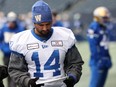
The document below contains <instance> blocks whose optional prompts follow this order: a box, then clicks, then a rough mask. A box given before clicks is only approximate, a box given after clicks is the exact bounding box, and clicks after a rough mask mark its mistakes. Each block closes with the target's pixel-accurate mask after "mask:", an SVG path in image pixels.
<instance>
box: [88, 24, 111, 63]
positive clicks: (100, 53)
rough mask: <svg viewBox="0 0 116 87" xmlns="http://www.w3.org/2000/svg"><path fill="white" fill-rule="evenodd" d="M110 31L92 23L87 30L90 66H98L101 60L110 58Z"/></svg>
mask: <svg viewBox="0 0 116 87" xmlns="http://www.w3.org/2000/svg"><path fill="white" fill-rule="evenodd" d="M108 34H109V30H108V29H107V28H106V27H105V26H103V25H100V24H99V23H97V22H92V23H91V24H90V26H89V28H88V30H87V37H88V41H89V45H90V52H91V60H90V65H93V64H96V63H97V62H98V61H99V60H100V59H101V58H104V57H106V58H110V55H109V35H108Z"/></svg>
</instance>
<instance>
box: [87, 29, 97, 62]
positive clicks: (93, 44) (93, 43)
mask: <svg viewBox="0 0 116 87" xmlns="http://www.w3.org/2000/svg"><path fill="white" fill-rule="evenodd" d="M98 37H99V35H98V34H97V33H95V31H94V30H93V29H88V34H87V38H88V42H89V47H90V52H91V58H94V60H95V61H96V62H97V61H98V60H99V57H98V45H99V38H98Z"/></svg>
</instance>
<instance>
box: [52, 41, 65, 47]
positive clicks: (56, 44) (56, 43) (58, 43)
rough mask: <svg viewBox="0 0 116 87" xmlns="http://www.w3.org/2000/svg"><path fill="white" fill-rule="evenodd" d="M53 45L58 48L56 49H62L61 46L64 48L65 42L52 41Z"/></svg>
mask: <svg viewBox="0 0 116 87" xmlns="http://www.w3.org/2000/svg"><path fill="white" fill-rule="evenodd" d="M51 45H52V46H53V47H54V46H56V47H61V46H63V42H62V40H54V41H51Z"/></svg>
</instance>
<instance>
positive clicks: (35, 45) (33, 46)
mask: <svg viewBox="0 0 116 87" xmlns="http://www.w3.org/2000/svg"><path fill="white" fill-rule="evenodd" d="M38 48H39V43H31V44H27V49H28V50H32V49H38Z"/></svg>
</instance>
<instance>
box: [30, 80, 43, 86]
mask: <svg viewBox="0 0 116 87" xmlns="http://www.w3.org/2000/svg"><path fill="white" fill-rule="evenodd" d="M38 79H39V78H35V79H30V80H29V83H28V84H29V87H41V86H44V84H36V81H37V80H38Z"/></svg>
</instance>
